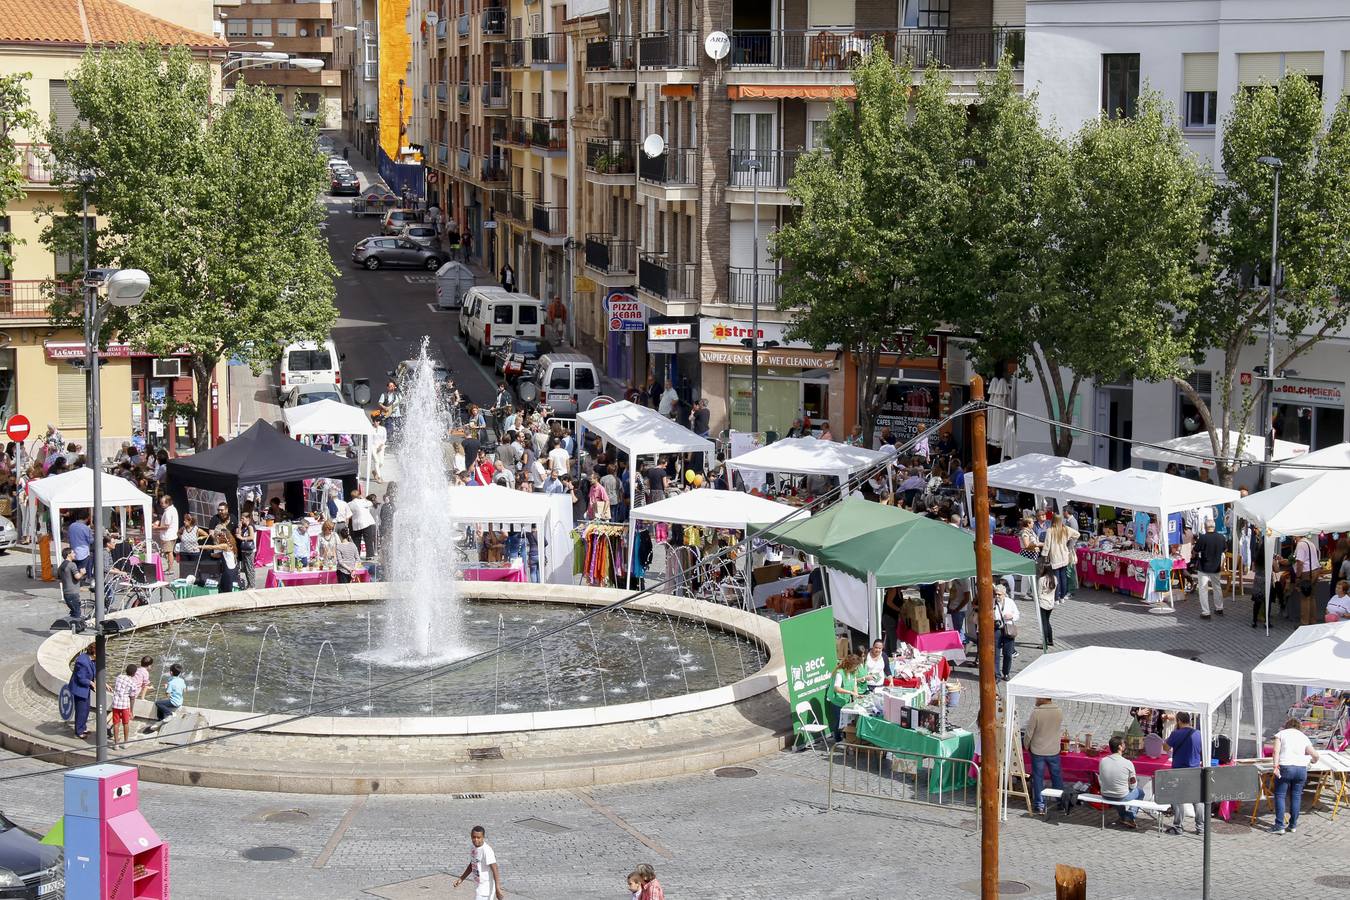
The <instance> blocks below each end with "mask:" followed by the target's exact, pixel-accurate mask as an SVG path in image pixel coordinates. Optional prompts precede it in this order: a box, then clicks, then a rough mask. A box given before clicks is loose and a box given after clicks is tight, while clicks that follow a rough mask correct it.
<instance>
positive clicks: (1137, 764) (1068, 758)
mask: <svg viewBox="0 0 1350 900" xmlns="http://www.w3.org/2000/svg"><path fill="white" fill-rule="evenodd" d="M1102 756H1105V754H1104V753H1103V754H1101V755H1098V756H1088V755H1087V754H1086V753H1083V752H1081V751H1080V752H1077V753H1061V754H1060V755H1059V765H1060V768H1061V769H1062V770H1063V772H1064V780H1065V781H1066V782H1073V781H1082V782H1086V783H1087V784H1093V783H1094V779H1096V777H1097V767H1098V766H1099V765H1101V761H1102ZM1026 758H1027V759H1026V762H1027V766H1028V769H1027V771H1028V772H1029V771H1031V769H1030V766H1031V754H1030V753H1027V754H1026ZM1131 762H1133V763H1134V771H1135V774H1136V775H1138V776H1139V777H1140V778H1152V777H1153V773H1154V772H1156V771H1158V770H1159V769H1170V768H1172V758H1171V757H1170V756H1156V757H1150V756H1137V757H1135V758H1134V759H1133V760H1131Z"/></svg>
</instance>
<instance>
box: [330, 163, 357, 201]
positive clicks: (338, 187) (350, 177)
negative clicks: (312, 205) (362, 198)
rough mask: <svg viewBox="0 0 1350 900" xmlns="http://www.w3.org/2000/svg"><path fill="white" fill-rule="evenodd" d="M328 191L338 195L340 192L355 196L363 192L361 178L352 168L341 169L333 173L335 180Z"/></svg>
mask: <svg viewBox="0 0 1350 900" xmlns="http://www.w3.org/2000/svg"><path fill="white" fill-rule="evenodd" d="M328 193H330V194H332V195H334V196H337V195H338V194H352V195H353V196H354V195H356V194H359V193H361V179H360V178H359V177H358V176H357V174H356V173H355V172H353V171H352V170H351V169H346V170H339V171H336V172H334V173H333V180H332V182H331V184H330V185H329V187H328Z"/></svg>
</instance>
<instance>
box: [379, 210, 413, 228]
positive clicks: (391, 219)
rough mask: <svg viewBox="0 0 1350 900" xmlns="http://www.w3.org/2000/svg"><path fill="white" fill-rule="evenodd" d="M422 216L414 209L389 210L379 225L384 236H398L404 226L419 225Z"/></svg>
mask: <svg viewBox="0 0 1350 900" xmlns="http://www.w3.org/2000/svg"><path fill="white" fill-rule="evenodd" d="M421 223H422V214H421V213H419V212H417V210H414V209H391V210H389V212H387V213H385V214H384V222H383V223H381V224H382V227H383V230H384V233H385V234H398V233H399V232H400V231H402V230H403V226H405V225H420V224H421Z"/></svg>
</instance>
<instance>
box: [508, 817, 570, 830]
mask: <svg viewBox="0 0 1350 900" xmlns="http://www.w3.org/2000/svg"><path fill="white" fill-rule="evenodd" d="M516 824H517V825H519V826H521V827H522V828H530V829H533V830H534V831H542V832H543V833H544V834H562V833H563V832H564V831H571V830H572V829H571V828H568V827H567V826H566V825H559V824H558V823H557V822H549V821H547V820H545V819H534V818H530V819H521V820H519V821H518V822H516Z"/></svg>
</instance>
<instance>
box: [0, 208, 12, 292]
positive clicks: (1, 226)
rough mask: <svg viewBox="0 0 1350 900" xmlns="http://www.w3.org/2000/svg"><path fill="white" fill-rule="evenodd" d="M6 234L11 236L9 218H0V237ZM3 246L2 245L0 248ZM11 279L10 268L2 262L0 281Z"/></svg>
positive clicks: (0, 261) (0, 264)
mask: <svg viewBox="0 0 1350 900" xmlns="http://www.w3.org/2000/svg"><path fill="white" fill-rule="evenodd" d="M6 234H9V216H0V235H6ZM2 246H3V245H2V244H0V247H2ZM9 279H10V271H9V266H7V265H5V264H4V261H3V260H0V281H8V280H9Z"/></svg>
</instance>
